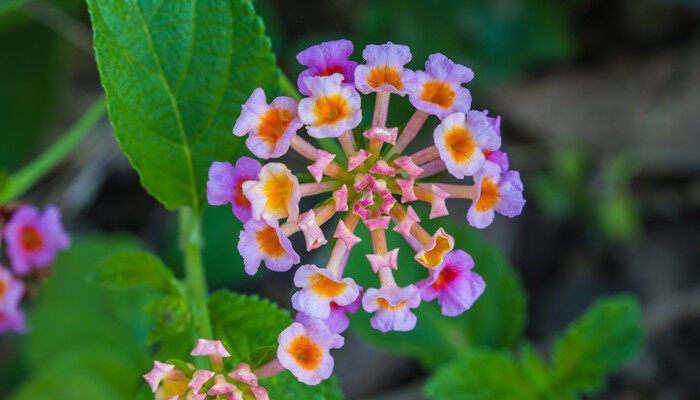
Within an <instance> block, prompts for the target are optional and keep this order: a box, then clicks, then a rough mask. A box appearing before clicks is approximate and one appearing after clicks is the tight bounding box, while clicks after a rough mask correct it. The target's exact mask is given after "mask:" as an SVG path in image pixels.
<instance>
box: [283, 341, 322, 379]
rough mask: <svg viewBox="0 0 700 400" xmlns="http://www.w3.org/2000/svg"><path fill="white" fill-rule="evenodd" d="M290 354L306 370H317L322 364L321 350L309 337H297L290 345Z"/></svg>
mask: <svg viewBox="0 0 700 400" xmlns="http://www.w3.org/2000/svg"><path fill="white" fill-rule="evenodd" d="M289 354H291V355H292V357H294V359H295V360H296V362H297V363H298V364H299V365H300V366H301V367H302V368H304V369H305V370H307V371H310V370H313V369H316V367H318V365H319V364H320V363H321V358H322V356H323V354H322V353H321V348H319V347H318V345H317V344H316V343H314V342H313V341H311V339H309V338H308V337H307V336H297V337H295V338H294V339H293V340H292V342H291V343H290V344H289Z"/></svg>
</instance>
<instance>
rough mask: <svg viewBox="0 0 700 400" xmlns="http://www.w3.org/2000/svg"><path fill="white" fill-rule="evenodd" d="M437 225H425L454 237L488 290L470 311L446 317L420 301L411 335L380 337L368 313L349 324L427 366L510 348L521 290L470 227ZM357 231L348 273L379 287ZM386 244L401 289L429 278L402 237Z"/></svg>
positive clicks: (521, 306) (520, 320) (516, 334)
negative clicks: (465, 353)
mask: <svg viewBox="0 0 700 400" xmlns="http://www.w3.org/2000/svg"><path fill="white" fill-rule="evenodd" d="M423 211H426V210H423ZM418 212H419V213H420V212H421V210H418ZM440 222H443V223H441V224H437V223H431V222H428V223H425V224H424V225H425V228H426V229H427V230H428V231H429V232H430V233H432V232H434V231H435V230H436V229H437V227H438V226H443V227H444V228H445V229H446V230H447V231H448V232H449V233H450V234H452V235H454V237H455V243H456V245H457V248H459V249H462V250H464V251H466V252H467V253H469V254H470V255H471V256H472V257H473V258H474V263H475V267H474V271H475V272H477V273H479V274H480V275H481V276H482V277H483V278H484V280H485V281H486V291H485V292H484V294H483V295H482V296H481V297H480V298H479V299H478V300H477V301H476V303H475V304H474V305H473V306H472V308H471V309H470V310H468V311H467V312H465V313H463V314H462V315H460V316H458V317H454V318H450V317H445V316H443V315H442V314H441V312H440V307H439V306H438V305H437V302H436V301H433V302H429V303H428V302H423V303H421V306H420V307H419V308H418V309H416V310H414V311H415V314H416V315H417V316H418V324H417V325H416V327H415V328H414V329H413V330H412V331H410V332H387V333H381V332H379V331H377V330H375V329H373V328H372V327H371V326H370V324H369V317H370V315H368V314H367V313H364V312H359V313H357V314H356V315H354V316H353V317H352V321H353V322H352V324H351V327H352V329H353V332H355V333H357V334H359V335H360V336H361V337H363V338H366V339H368V340H370V341H371V342H372V343H375V344H377V345H379V346H381V347H382V348H385V349H388V350H391V351H395V352H398V353H401V354H405V355H410V356H412V357H415V358H417V359H419V360H420V361H421V362H422V363H423V364H424V365H426V366H428V367H436V366H438V365H440V364H441V363H444V362H446V361H448V360H451V359H453V358H454V357H455V355H456V354H458V352H459V351H460V350H463V349H465V348H467V347H470V346H482V347H486V348H492V349H501V348H509V347H511V346H513V345H514V344H515V343H516V341H517V340H518V339H519V338H520V336H521V335H522V331H523V329H524V326H525V323H526V319H527V314H526V298H527V297H526V294H525V290H524V288H523V286H522V283H521V282H520V278H519V277H518V275H517V274H516V272H515V271H514V270H513V267H512V266H511V265H510V263H509V262H508V260H507V259H506V258H505V256H504V255H503V253H502V252H501V251H500V250H498V249H497V248H496V247H494V246H493V245H490V244H487V243H486V242H485V241H484V240H483V239H482V238H480V237H479V236H478V235H477V234H476V232H474V230H473V229H464V226H463V225H459V224H458V223H457V222H452V221H440ZM358 230H359V233H358V235H360V236H361V237H363V241H362V242H360V243H359V244H357V245H356V246H355V248H354V249H353V252H352V253H351V258H350V260H349V261H348V266H347V271H348V272H347V273H348V275H349V276H352V277H353V278H355V279H356V281H357V282H358V284H360V285H361V286H362V287H364V288H369V287H377V286H378V282H377V278H376V274H374V273H373V272H372V269H371V268H370V266H369V263H368V262H367V260H366V258H365V257H364V254H371V253H372V249H371V243H372V241H371V239H369V237H368V236H369V234H368V232H367V231H366V229H365V228H364V227H358ZM387 242H388V246H389V248H394V247H398V248H399V249H400V250H399V266H400V267H399V269H398V271H397V273H396V279H397V282H398V283H399V284H400V285H407V284H410V283H414V282H416V281H418V280H419V279H423V278H425V277H427V275H428V274H427V271H426V270H425V267H423V266H422V265H420V264H418V263H417V262H416V261H415V260H413V256H412V255H413V254H415V252H414V251H413V250H412V249H411V248H410V247H409V246H408V245H407V244H406V243H405V241H404V240H403V238H402V237H401V236H400V235H398V234H393V232H390V233H389V234H388V235H387Z"/></svg>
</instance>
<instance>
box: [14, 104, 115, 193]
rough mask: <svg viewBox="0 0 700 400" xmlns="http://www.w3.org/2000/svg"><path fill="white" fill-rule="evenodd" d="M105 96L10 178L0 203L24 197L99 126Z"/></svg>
mask: <svg viewBox="0 0 700 400" xmlns="http://www.w3.org/2000/svg"><path fill="white" fill-rule="evenodd" d="M105 110H106V103H105V98H104V96H102V97H100V98H99V99H98V100H97V101H95V102H94V103H93V104H92V106H90V108H89V109H88V110H87V112H86V113H85V114H83V116H82V117H80V119H79V120H78V122H76V123H75V125H73V126H72V127H71V128H70V129H69V130H68V131H67V132H66V133H65V134H64V135H63V137H62V138H60V139H59V140H58V141H57V142H56V143H54V144H53V145H52V146H51V147H50V148H49V149H48V150H46V151H45V152H44V153H42V154H41V155H40V156H39V157H37V158H36V159H35V160H34V161H32V162H31V163H30V164H29V165H27V166H25V167H24V168H22V169H20V170H19V171H17V172H16V173H14V174H13V175H12V176H10V177H9V180H8V182H7V186H6V187H5V188H4V190H3V191H2V192H1V193H0V203H5V202H8V201H10V200H14V199H16V198H17V197H20V196H22V195H23V194H24V193H25V192H26V191H27V190H29V188H31V187H32V186H33V185H34V184H35V183H36V182H37V181H39V180H40V179H41V178H43V177H44V175H46V174H47V173H48V172H49V171H51V170H52V169H53V168H54V167H55V166H56V164H58V163H59V162H60V161H61V160H62V159H63V158H64V157H65V156H66V155H68V154H69V153H70V152H71V151H72V150H73V149H74V148H75V147H76V146H77V145H78V144H80V142H81V141H82V140H83V138H84V137H85V136H86V135H87V134H88V133H89V132H90V131H91V130H92V128H94V127H95V125H97V123H98V122H100V120H101V119H102V117H103V116H104V114H105Z"/></svg>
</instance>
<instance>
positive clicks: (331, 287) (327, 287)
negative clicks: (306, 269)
mask: <svg viewBox="0 0 700 400" xmlns="http://www.w3.org/2000/svg"><path fill="white" fill-rule="evenodd" d="M344 289H345V283H343V282H336V281H334V280H333V279H331V278H329V277H327V276H325V275H323V274H318V273H317V274H315V275H314V276H313V277H312V278H311V290H313V292H314V293H316V294H317V295H319V296H321V297H335V296H337V295H339V294H341V293H343V290H344Z"/></svg>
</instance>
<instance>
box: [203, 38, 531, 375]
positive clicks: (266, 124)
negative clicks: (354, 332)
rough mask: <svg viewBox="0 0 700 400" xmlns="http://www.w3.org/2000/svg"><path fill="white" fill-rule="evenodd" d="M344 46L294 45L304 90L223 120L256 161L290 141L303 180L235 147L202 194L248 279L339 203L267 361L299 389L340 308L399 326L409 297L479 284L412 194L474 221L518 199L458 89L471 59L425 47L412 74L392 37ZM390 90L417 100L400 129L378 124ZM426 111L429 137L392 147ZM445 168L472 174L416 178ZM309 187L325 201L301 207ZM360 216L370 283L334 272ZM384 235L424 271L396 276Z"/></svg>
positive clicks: (441, 211) (471, 292)
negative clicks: (410, 280)
mask: <svg viewBox="0 0 700 400" xmlns="http://www.w3.org/2000/svg"><path fill="white" fill-rule="evenodd" d="M352 52H353V44H352V43H351V42H350V41H348V40H337V41H331V42H324V43H321V44H319V45H315V46H312V47H310V48H308V49H306V50H303V51H302V52H300V53H299V54H298V55H297V60H298V61H299V62H300V63H301V64H303V65H305V66H307V67H308V69H306V70H305V71H303V72H302V73H301V74H300V75H299V78H298V81H297V84H298V87H299V91H300V92H301V93H302V94H304V96H305V97H304V98H303V99H301V100H300V101H298V102H297V101H296V100H294V99H292V98H290V97H285V96H281V97H277V98H275V99H273V100H272V101H271V102H270V103H268V102H267V99H266V96H265V93H264V91H263V89H260V88H258V89H255V90H254V91H253V93H252V95H251V96H250V98H249V99H248V100H247V101H246V102H245V104H244V105H243V106H242V110H241V114H240V116H239V118H238V120H237V121H236V123H235V126H234V127H233V134H235V135H236V136H247V138H246V145H247V147H248V149H249V150H250V151H251V152H252V153H253V154H254V155H255V156H257V157H258V158H260V159H264V160H269V159H277V158H279V157H282V156H283V155H285V154H286V153H287V152H288V151H289V149H292V150H294V151H295V152H296V153H298V154H300V155H301V156H303V157H305V158H306V159H308V160H309V162H310V164H311V165H310V166H308V171H309V173H310V174H311V176H312V177H313V181H311V182H302V183H300V182H299V178H298V177H297V176H296V175H295V174H294V173H292V171H291V170H290V169H289V168H288V167H287V166H286V165H285V164H283V163H280V162H268V163H266V164H264V165H263V164H261V163H260V162H258V161H257V160H255V159H253V158H249V157H241V158H239V159H238V160H237V161H236V163H235V165H231V164H230V163H228V162H214V163H213V164H212V165H211V168H210V170H209V181H208V183H207V195H208V201H209V203H210V204H212V205H224V204H228V203H230V204H231V205H232V207H233V213H234V215H235V216H236V217H238V218H239V219H240V220H241V221H242V222H243V223H244V225H243V231H241V233H240V240H239V242H238V250H239V252H240V254H241V255H242V257H243V260H244V265H245V271H246V272H247V273H249V274H251V275H252V274H255V273H256V271H257V270H258V268H259V266H260V264H261V263H264V265H265V266H266V267H267V268H268V269H270V270H273V271H287V270H289V269H290V268H292V267H293V266H294V265H296V264H298V263H299V262H300V257H299V254H298V253H297V252H296V251H295V250H294V248H293V247H292V243H291V241H290V239H289V238H290V236H291V235H293V234H295V233H296V232H302V234H303V235H304V238H305V242H306V249H305V250H306V251H307V252H309V251H311V250H314V249H317V248H319V247H321V246H324V245H326V244H327V243H328V242H329V240H331V239H330V238H328V237H326V236H325V234H324V232H323V230H322V229H321V227H322V226H323V225H324V224H325V223H326V222H328V221H329V220H331V217H333V216H334V215H335V214H336V213H343V214H342V217H341V218H340V220H339V222H338V224H337V227H336V228H335V230H334V231H333V233H332V237H333V239H335V241H334V245H333V247H332V250H331V253H330V258H329V260H328V262H327V263H326V265H323V266H317V265H312V264H307V265H302V266H300V267H299V268H298V269H297V270H296V273H295V276H294V284H295V285H296V286H297V287H298V288H299V291H297V292H296V293H295V294H294V295H293V297H292V304H293V306H294V308H295V309H296V310H297V311H298V314H297V318H296V319H297V322H294V323H293V324H292V325H291V326H289V327H288V328H287V329H285V330H284V331H283V332H282V333H281V334H280V335H279V348H278V353H277V355H278V361H279V362H280V363H281V364H282V365H283V366H284V367H285V368H287V369H289V370H290V371H291V372H292V373H293V374H294V375H295V376H296V377H297V378H298V379H299V380H300V381H302V382H305V383H307V384H310V385H313V384H317V383H319V382H320V381H321V380H323V379H325V378H327V377H328V376H329V375H330V374H331V371H332V369H333V358H332V357H331V356H330V354H329V350H330V349H336V348H339V347H341V346H342V345H343V338H342V336H340V333H342V332H343V331H344V330H345V329H347V327H348V324H349V322H348V318H347V316H346V313H348V312H350V313H354V312H357V310H358V309H359V308H360V307H362V308H363V309H364V310H365V311H366V312H368V313H372V314H373V316H372V318H371V320H370V322H371V325H372V327H374V328H375V329H377V330H379V331H382V332H387V331H408V330H411V329H413V328H414V327H415V325H416V319H417V318H416V315H415V314H414V313H413V311H412V310H413V309H415V308H416V307H418V306H419V305H420V303H421V301H431V300H434V299H437V301H438V304H439V305H440V306H441V308H442V313H443V314H444V315H446V316H456V315H459V314H461V313H462V312H464V311H465V310H467V309H469V308H470V307H471V306H472V304H473V303H474V302H475V301H476V300H477V298H478V297H479V296H480V295H481V294H482V293H483V292H484V289H485V286H486V285H485V283H484V280H483V279H482V278H481V276H479V275H478V274H477V273H476V272H474V271H473V267H474V261H473V260H472V258H471V256H470V255H469V254H468V253H467V252H465V251H464V250H459V249H455V240H454V238H453V237H452V236H451V235H450V234H449V233H448V232H447V231H446V230H445V229H443V228H439V229H437V231H435V232H432V233H431V232H428V231H426V230H425V228H423V226H422V225H421V218H420V217H419V216H418V213H417V212H416V210H414V208H413V204H414V202H417V201H422V202H426V203H428V204H429V205H430V213H429V215H428V218H430V219H433V218H437V217H442V216H446V215H448V213H449V212H448V209H447V207H446V200H447V199H465V200H470V201H471V203H470V204H469V206H468V207H469V209H468V211H467V221H468V223H469V224H470V225H472V226H474V227H476V228H485V227H487V226H488V225H489V224H491V222H492V221H493V219H494V215H495V214H496V213H499V214H501V215H504V216H507V217H514V216H516V215H518V214H520V212H521V210H522V208H523V205H524V203H525V200H524V199H523V194H522V192H523V185H522V182H521V180H520V176H519V174H518V172H516V171H512V170H510V169H509V165H508V157H507V155H506V153H504V152H502V151H501V150H500V147H501V132H500V118H499V117H493V116H490V115H489V114H488V112H487V111H486V110H483V111H480V110H472V109H471V94H470V92H469V90H468V89H467V88H465V87H464V86H463V84H466V83H468V82H470V81H471V80H472V78H473V77H474V74H473V72H472V70H471V69H469V68H467V67H465V66H463V65H460V64H456V63H454V62H453V61H451V60H450V59H449V58H447V57H446V56H444V55H442V54H439V53H436V54H432V55H430V56H429V58H428V60H427V61H426V63H425V69H424V70H422V71H413V70H410V69H407V68H405V66H406V64H407V63H408V62H409V61H411V58H412V55H411V52H410V49H409V48H408V47H407V46H403V45H397V44H393V43H391V42H388V43H386V44H382V45H369V46H367V47H366V48H365V49H364V50H363V52H362V57H363V58H364V63H362V64H358V63H357V62H355V61H351V60H350V59H349V57H350V56H351V54H352ZM372 93H374V95H375V107H374V111H373V114H372V122H371V126H369V127H367V128H366V129H364V128H360V124H361V121H362V119H363V110H362V109H361V94H362V95H370V94H372ZM392 95H394V96H408V99H409V101H410V103H411V104H412V105H413V107H415V109H416V111H415V112H414V114H413V115H412V116H411V118H410V119H409V120H408V122H407V123H406V124H405V127H403V129H399V128H398V127H392V126H387V114H388V109H389V100H390V98H391V96H392ZM431 115H434V116H435V117H437V118H438V119H439V120H440V123H439V125H438V126H437V128H435V130H434V131H433V139H434V144H432V145H430V146H429V147H427V148H424V149H422V150H420V151H417V152H415V153H413V154H403V153H404V150H405V149H406V148H407V146H408V145H409V144H410V143H411V142H412V141H413V140H414V139H415V138H416V136H417V135H418V133H419V131H420V130H421V127H422V126H423V124H424V123H425V121H426V120H427V119H428V118H429V117H430V116H431ZM302 128H303V130H305V131H306V134H308V136H310V137H311V138H314V139H327V138H337V139H338V141H339V143H340V146H341V147H342V150H343V152H344V157H343V156H342V155H340V154H333V153H330V152H328V151H325V150H323V149H321V148H317V147H316V146H314V145H313V144H312V143H310V142H309V141H308V140H307V139H304V138H303V137H302V136H301V134H300V130H302ZM426 134H427V133H426ZM343 158H344V159H343ZM346 160H347V162H346ZM445 170H447V171H448V172H449V173H450V174H452V175H453V176H454V177H456V178H458V179H469V180H470V181H471V183H465V184H448V183H439V182H429V180H426V179H424V178H428V177H431V176H434V175H436V174H438V173H440V172H442V171H445ZM321 193H326V194H328V198H327V200H325V201H323V202H321V203H319V204H317V205H316V206H314V207H312V208H311V209H309V210H307V211H304V212H301V211H300V209H299V202H300V199H302V198H304V197H307V196H315V195H318V194H321ZM360 222H361V223H363V224H364V225H365V226H366V227H367V229H368V230H369V231H370V232H371V238H372V245H373V253H372V254H366V255H365V257H366V259H367V264H368V267H369V268H372V270H373V271H374V272H375V273H376V274H377V276H378V280H379V285H378V287H372V288H366V289H363V288H361V287H360V286H358V285H357V284H356V283H355V281H354V280H353V279H352V277H349V276H345V275H344V270H345V266H346V264H347V262H348V258H349V255H350V252H351V249H352V248H353V247H354V246H355V245H356V244H357V243H358V242H359V241H360V238H359V237H358V236H357V235H355V233H354V232H355V229H356V227H357V226H358V224H359V223H360ZM388 231H394V232H396V233H397V234H399V235H401V236H403V237H404V238H405V240H406V241H407V242H408V244H410V246H411V247H412V248H413V249H414V250H415V254H413V255H411V256H412V257H413V258H414V259H415V260H416V261H417V262H418V263H420V264H421V265H423V266H424V267H425V268H426V272H427V277H426V278H425V279H423V280H421V281H419V282H416V283H414V284H410V285H408V286H399V285H397V283H396V281H395V280H394V271H395V270H396V269H397V268H398V259H399V249H398V248H395V249H388V248H387V241H386V233H387V232H388ZM406 256H407V255H402V257H406Z"/></svg>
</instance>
